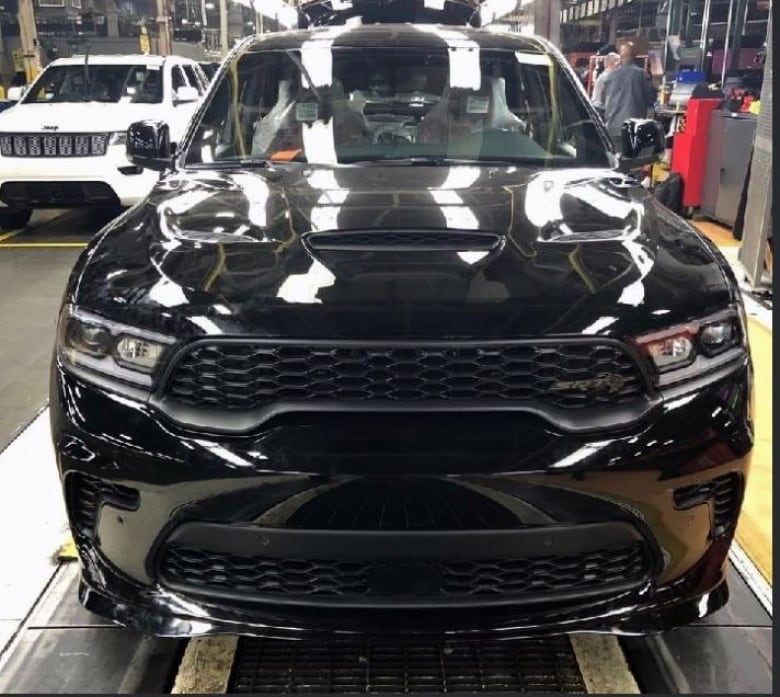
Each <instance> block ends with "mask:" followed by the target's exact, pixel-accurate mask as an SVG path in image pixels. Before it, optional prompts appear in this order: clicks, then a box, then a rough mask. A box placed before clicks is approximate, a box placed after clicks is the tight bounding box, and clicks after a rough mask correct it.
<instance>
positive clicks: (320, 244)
mask: <svg viewBox="0 0 780 697" xmlns="http://www.w3.org/2000/svg"><path fill="white" fill-rule="evenodd" d="M304 241H305V242H306V244H307V245H308V246H309V247H310V248H311V249H314V250H321V251H329V250H333V251H340V250H344V251H364V250H365V251H381V250H386V251H415V250H428V251H490V250H491V249H495V248H496V247H498V246H499V244H500V243H501V237H500V236H499V235H496V234H495V233H492V232H459V231H456V230H369V231H355V232H316V233H310V234H308V235H306V236H305V237H304Z"/></svg>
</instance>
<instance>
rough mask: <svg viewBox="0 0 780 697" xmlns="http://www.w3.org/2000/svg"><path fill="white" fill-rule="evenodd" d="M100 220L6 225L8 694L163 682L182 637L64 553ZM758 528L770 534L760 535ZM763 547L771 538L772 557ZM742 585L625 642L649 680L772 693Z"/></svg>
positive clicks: (763, 335)
mask: <svg viewBox="0 0 780 697" xmlns="http://www.w3.org/2000/svg"><path fill="white" fill-rule="evenodd" d="M103 222H104V220H101V219H100V218H96V217H95V216H94V215H92V214H90V213H88V212H69V213H65V214H60V213H57V212H50V213H46V214H45V215H36V217H35V218H34V219H33V221H32V222H31V224H30V225H29V226H28V228H26V229H25V230H23V231H19V232H14V231H3V232H0V318H2V320H3V329H4V331H3V333H2V334H1V335H0V357H2V358H3V359H4V360H2V361H0V407H2V408H0V545H2V549H3V550H4V551H5V553H6V555H7V556H6V559H13V565H11V564H4V565H3V566H2V570H0V692H19V693H24V692H27V693H34V692H38V693H40V692H54V693H72V692H107V693H111V692H147V693H148V692H165V691H169V690H170V689H171V688H172V686H173V684H174V683H173V680H174V678H175V676H176V672H177V667H178V666H179V661H180V659H181V655H182V653H183V651H184V648H185V643H186V642H181V641H173V640H157V639H151V638H149V637H143V636H141V635H137V634H133V633H131V632H127V631H126V630H123V629H119V628H116V627H113V626H112V625H110V624H109V623H107V622H105V621H103V620H101V619H100V618H98V617H95V616H94V615H91V614H90V613H88V612H86V611H84V610H83V609H82V608H81V607H80V606H79V604H78V602H77V599H76V586H77V580H78V567H77V564H76V563H75V562H66V561H62V560H58V559H57V558H56V551H57V549H58V548H59V547H60V546H61V545H62V544H63V543H64V542H65V541H66V540H67V539H68V533H67V525H66V523H65V516H64V507H63V505H62V500H61V495H60V491H59V483H58V481H57V478H56V470H55V465H54V457H53V452H52V449H51V445H50V443H49V440H48V422H47V413H46V411H45V407H46V403H47V398H48V367H49V360H50V357H51V350H52V346H53V341H54V328H55V322H56V312H57V309H58V306H59V304H60V300H61V297H62V293H63V289H64V286H65V282H66V279H67V277H68V275H69V273H70V270H71V268H72V266H73V264H74V263H75V261H76V259H77V257H78V255H79V253H80V251H81V249H82V248H83V247H84V245H85V244H86V241H87V240H88V239H89V238H90V237H91V236H92V235H93V234H94V233H95V232H96V231H97V230H98V229H99V228H100V227H101V225H102V223H103ZM716 232H717V233H718V234H719V235H721V236H722V235H723V231H722V230H720V231H716ZM723 239H725V240H726V241H728V236H727V235H726V236H725V237H721V241H722V240H723ZM728 246H730V247H732V249H733V250H735V248H734V246H733V245H728ZM752 314H753V315H754V321H753V322H752V323H751V330H750V331H751V340H753V341H754V345H755V346H758V345H759V344H760V345H761V348H760V349H757V348H755V346H754V359H755V361H756V370H757V376H758V377H757V385H758V390H759V399H758V400H757V402H758V405H759V418H760V421H759V423H758V426H757V437H758V440H759V444H761V443H762V441H763V442H765V445H760V447H759V448H757V450H760V454H759V455H758V456H757V458H756V462H757V463H758V464H755V463H754V471H755V472H757V473H758V474H757V476H756V481H757V483H756V484H755V485H752V487H751V490H750V492H749V496H748V501H747V502H746V512H747V513H746V517H745V520H749V519H750V520H752V523H751V522H748V523H745V522H744V521H742V522H741V523H740V534H741V541H742V540H744V541H745V546H746V547H748V552H749V554H750V556H754V557H755V561H756V564H757V565H758V566H759V567H760V566H762V565H768V569H769V571H768V573H767V572H766V570H765V569H762V573H763V574H764V576H765V577H767V578H768V580H769V582H770V583H771V532H768V531H769V529H770V528H771V525H769V521H771V410H770V409H769V408H768V405H769V403H771V400H769V398H770V397H771V372H770V371H771V315H770V318H769V320H768V325H767V318H766V314H765V313H762V312H761V311H760V308H759V309H756V308H755V307H752ZM754 336H757V337H758V338H756V339H754ZM767 341H768V344H767ZM767 345H768V350H767ZM766 390H770V392H766ZM767 395H768V396H767ZM36 417H37V418H36ZM9 443H10V446H9ZM7 446H8V447H7ZM762 473H763V474H762ZM767 481H768V482H769V486H767ZM767 501H768V506H769V508H768V510H769V515H768V517H765V516H766V515H767V513H766V511H767V508H766V506H767ZM31 502H34V505H31ZM751 511H752V512H751ZM20 530H23V531H24V534H23V535H20V534H19V531H20ZM751 530H758V533H757V534H758V535H759V537H757V538H755V539H754V541H752V542H751V541H750V539H751V534H752V533H751ZM760 535H764V537H760ZM754 537H755V536H754ZM756 540H757V541H756ZM760 548H764V549H765V550H766V549H768V550H770V551H769V555H768V559H769V562H766V561H765V560H764V561H763V562H762V561H761V558H760V554H759V553H758V552H756V550H760ZM751 549H752V551H751ZM731 588H732V599H731V601H730V603H729V605H728V606H727V607H726V608H725V609H724V610H722V611H721V612H719V613H717V614H716V615H714V616H713V617H710V618H708V619H707V620H705V621H703V622H700V623H697V624H695V625H692V626H690V627H685V628H682V629H679V630H675V631H673V632H669V633H666V634H664V635H660V636H657V637H652V638H637V639H628V640H623V641H622V642H621V643H622V645H623V647H624V649H625V650H626V654H627V656H628V658H629V663H630V664H631V667H632V668H633V670H634V673H635V675H636V677H637V682H638V683H639V687H640V688H641V689H642V690H643V691H645V692H668V691H674V692H693V693H737V692H743V693H766V692H770V691H771V687H772V676H771V666H772V658H771V642H772V629H771V615H770V614H768V613H767V612H766V611H765V609H764V608H763V607H762V606H761V604H760V603H759V602H758V600H757V598H756V596H755V595H754V593H753V592H752V591H751V590H750V588H748V586H747V585H746V584H745V582H744V580H743V579H742V577H741V576H740V575H739V574H737V573H736V572H735V571H734V570H733V569H732V571H731ZM9 642H10V643H9ZM4 648H5V651H4V650H3V649H4ZM605 670H608V666H607V667H605Z"/></svg>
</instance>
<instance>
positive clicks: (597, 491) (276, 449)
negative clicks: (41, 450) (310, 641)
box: [51, 362, 752, 638]
mask: <svg viewBox="0 0 780 697" xmlns="http://www.w3.org/2000/svg"><path fill="white" fill-rule="evenodd" d="M52 386H53V389H52V399H51V415H52V429H53V436H54V442H55V448H56V451H57V457H58V465H59V468H60V473H61V476H62V477H63V482H64V486H65V491H66V499H67V502H68V513H69V516H70V520H71V526H72V529H73V530H74V537H75V539H76V543H77V547H78V550H79V555H80V558H81V562H82V586H81V599H82V601H83V602H84V604H85V605H86V606H87V607H88V608H90V609H91V610H93V611H95V612H98V613H100V614H102V615H105V616H107V617H110V618H112V619H113V620H115V621H117V622H118V623H120V624H123V625H127V626H130V627H133V628H136V629H139V630H142V631H145V632H149V633H153V634H158V635H165V636H192V635H199V634H210V633H221V632H224V633H244V634H254V635H260V636H274V637H287V638H294V637H301V636H318V635H322V636H331V635H333V634H367V633H379V632H391V633H397V632H405V633H409V632H413V633H419V634H436V635H441V634H448V635H457V636H473V635H481V634H493V635H496V636H500V637H504V638H510V637H512V638H518V637H524V636H532V635H536V634H543V633H556V632H570V631H597V632H603V631H609V632H624V633H643V632H649V631H659V630H663V629H666V628H669V627H672V626H676V625H679V624H685V623H687V622H690V621H692V620H694V619H696V618H699V617H703V616H705V615H707V614H709V613H710V612H713V611H714V610H716V609H718V608H719V607H721V606H722V605H723V604H724V603H725V602H726V599H727V596H728V592H727V588H726V582H725V579H724V564H725V560H726V557H727V554H728V549H729V545H730V543H731V540H732V537H733V531H734V526H735V524H736V517H737V515H738V512H739V507H740V505H741V496H742V491H743V488H744V481H745V477H746V475H747V473H748V469H749V458H750V449H751V446H752V431H751V422H750V368H749V365H748V364H747V362H745V363H743V364H740V365H739V366H733V367H731V368H730V369H729V370H728V371H722V373H721V374H720V377H719V378H718V379H716V380H714V381H709V382H707V383H704V384H700V385H697V386H691V387H689V388H685V389H679V388H678V390H677V393H676V394H673V395H672V394H670V395H667V398H666V400H665V401H664V404H663V405H662V407H660V408H659V409H658V410H656V411H655V412H654V413H653V414H652V415H651V416H650V418H648V419H647V420H644V421H642V422H640V423H637V424H635V425H634V426H633V427H630V428H625V429H622V430H621V431H619V432H614V433H609V434H607V433H592V434H583V433H578V434H572V433H570V432H565V431H563V430H561V429H560V428H556V427H555V426H554V425H552V424H550V423H549V422H546V421H545V420H543V419H542V418H540V417H538V416H534V415H532V414H522V413H513V414H496V413H493V414H490V413H486V414H479V413H475V414H460V415H459V414H451V415H447V416H441V415H438V416H430V418H428V417H427V416H426V415H425V414H419V413H417V414H415V415H414V416H413V417H410V418H405V417H404V416H403V415H395V416H392V417H391V416H389V415H378V416H375V415H370V414H365V415H360V414H349V415H338V414H329V415H325V416H323V415H317V414H309V415H296V416H294V417H285V418H281V419H279V420H278V421H275V422H272V423H270V424H268V425H267V427H264V428H263V429H262V430H260V431H257V432H254V433H252V434H251V435H245V436H225V435H222V436H210V435H205V434H203V433H197V432H188V431H185V430H183V429H181V428H180V427H177V426H175V425H174V424H172V423H171V422H170V421H168V420H167V419H166V418H165V417H163V416H162V415H161V414H160V413H158V412H157V411H156V410H155V409H154V408H153V407H151V406H148V405H142V404H140V403H137V402H135V401H133V400H131V399H127V398H126V397H125V396H120V395H117V394H113V393H111V392H110V391H106V390H103V389H101V388H98V387H96V386H93V385H89V384H87V383H85V382H83V381H82V380H80V379H78V378H76V377H74V376H72V375H70V374H68V373H67V372H65V371H63V370H62V369H61V368H60V367H59V366H57V365H55V366H54V369H53V380H52ZM83 475H86V476H87V477H94V478H95V479H94V480H91V481H97V482H98V483H100V482H103V483H104V484H103V485H101V484H99V486H105V487H107V488H104V496H103V498H102V499H100V498H96V499H95V498H93V499H91V501H92V502H93V503H94V504H95V505H93V506H92V507H91V508H90V506H87V507H86V508H85V507H84V505H83V501H82V502H81V503H80V502H79V500H78V499H77V498H75V497H74V490H75V489H74V487H73V486H72V483H73V482H76V481H78V479H77V478H78V477H80V476H83ZM724 478H725V479H729V478H731V479H730V481H733V482H735V487H734V489H733V491H732V492H731V494H730V496H731V499H730V503H729V504H728V506H726V508H724V507H723V506H724V505H725V504H724V503H723V499H722V498H721V499H718V498H717V497H716V496H715V494H714V491H715V489H714V488H713V486H712V482H713V481H720V482H722V481H724V480H725V479H724ZM421 491H422V492H424V493H423V494H421V493H420V492H421ZM106 492H107V493H106ZM334 492H335V493H334ZM399 501H404V502H405V503H404V506H400V507H399V505H398V502H399ZM377 502H378V503H377ZM437 506H439V508H436V507H437ZM426 507H427V510H428V513H426V516H428V517H427V518H425V520H423V521H422V522H420V519H419V518H415V515H416V514H419V513H420V511H424V510H426ZM402 508H403V509H404V510H405V511H406V512H405V513H403V514H399V513H398V511H399V510H400V509H402ZM380 509H381V511H380ZM445 509H449V512H446V510H445ZM498 509H501V512H500V514H499V513H497V510H498ZM85 511H86V513H87V517H88V521H89V524H88V525H85V522H84V515H85ZM377 511H380V513H381V514H377ZM442 511H444V512H442ZM724 511H725V513H724ZM382 516H384V517H385V521H384V522H382V521H381V520H380V519H381V518H382ZM393 516H395V518H394V517H393ZM445 519H446V521H447V522H446V523H441V522H440V521H442V520H445ZM453 520H454V521H456V522H453ZM437 521H439V522H437ZM634 542H640V543H641V549H642V554H643V555H644V556H643V559H644V561H643V565H642V566H641V568H639V567H636V566H634V567H631V568H632V573H631V574H630V577H628V576H626V577H625V578H624V577H621V575H620V573H615V574H610V573H606V572H609V571H610V569H613V568H614V567H604V566H603V560H604V559H607V558H608V557H609V554H611V551H610V550H613V549H615V548H619V547H620V546H621V545H623V546H625V545H630V544H633V543H634ZM182 547H183V548H184V552H182V551H181V548H182ZM175 549H178V551H176V552H175V553H176V554H178V557H177V558H176V559H175V560H174V562H173V563H171V562H170V557H171V555H172V554H173V553H174V552H172V550H174V551H175ZM599 550H601V551H599ZM604 550H607V551H606V552H604ZM594 554H595V555H596V556H595V557H594V556H593V555H594ZM182 555H184V556H182ZM187 555H189V556H187ZM193 555H194V556H193ZM335 555H339V558H338V559H336V560H334V559H332V557H334V556H335ZM578 555H579V556H578ZM583 555H584V556H583ZM588 555H590V556H588ZM599 555H601V556H599ZM605 555H606V556H605ZM256 557H262V559H263V560H264V561H263V564H264V565H265V566H263V567H262V568H263V569H265V573H266V575H267V574H268V573H270V574H271V576H272V577H273V574H279V573H282V571H283V572H284V573H286V574H287V575H286V576H284V575H282V576H280V577H279V578H280V583H278V584H277V585H276V586H275V587H274V584H271V585H270V586H269V585H268V584H265V585H263V586H262V588H260V586H257V588H258V590H257V592H248V591H247V587H248V586H247V584H249V585H252V584H255V585H257V583H258V578H257V576H256V575H255V576H252V574H253V573H254V567H252V568H248V567H247V564H250V565H251V564H252V563H253V562H252V559H254V558H256ZM520 557H528V558H531V559H532V560H533V564H532V566H530V567H529V566H527V565H526V566H522V565H521V567H520V575H519V576H518V574H517V573H515V571H516V569H515V571H512V569H510V570H509V571H507V569H506V568H505V566H506V565H505V564H504V562H505V561H506V560H507V559H508V558H520ZM583 558H585V561H583ZM610 558H611V557H610ZM594 559H596V561H594ZM247 560H249V561H247ZM302 560H303V563H305V564H308V566H307V567H306V569H304V570H303V571H304V572H305V574H309V575H308V576H305V579H304V580H303V581H302V580H301V578H302V577H301V576H300V573H301V572H302V569H301V568H300V567H295V564H300V563H301V562H302ZM540 560H541V561H540ZM561 560H563V561H561ZM598 560H601V562H598ZM334 561H335V562H338V564H342V565H343V563H351V562H355V561H357V562H359V563H363V564H365V563H370V564H371V568H370V569H369V570H368V571H366V574H367V577H370V581H365V579H364V578H363V577H362V576H361V577H360V578H359V579H358V581H357V584H358V588H359V589H360V592H358V593H357V594H356V596H355V597H351V598H350V597H348V596H349V593H344V592H343V587H344V586H343V584H344V583H345V582H344V578H347V581H348V582H354V581H355V576H354V574H356V573H357V574H358V576H359V575H360V573H363V571H360V570H358V571H356V570H355V568H353V567H350V568H349V569H347V571H346V572H345V573H346V574H347V576H346V577H342V576H343V574H342V571H343V569H342V568H341V567H338V568H337V567H335V566H332V565H331V566H329V567H328V569H326V571H324V572H322V573H320V571H319V569H320V568H321V567H322V565H323V564H325V565H326V566H327V565H328V564H331V563H332V562H334ZM290 562H292V566H290V564H289V563H290ZM375 563H376V564H375ZM464 563H465V564H466V566H465V567H463V566H457V565H458V564H464ZM513 563H514V562H513ZM523 563H525V562H523ZM598 563H602V566H598ZM609 563H610V564H612V563H613V562H611V561H610V562H609ZM269 564H270V566H269ZM274 564H277V566H274ZM278 564H281V565H282V566H284V565H287V566H284V569H283V570H282V571H279V568H277V567H278ZM377 564H378V566H377ZM567 564H571V565H573V566H572V567H571V569H574V571H573V572H572V571H571V569H569V572H567ZM582 564H585V566H582ZM588 564H591V565H592V566H588ZM442 565H443V566H442ZM447 565H449V566H447ZM453 565H454V566H453ZM475 565H476V566H479V568H480V569H481V571H480V574H481V576H480V580H479V583H478V584H477V585H478V586H479V587H478V588H476V589H475V585H474V583H475V582H473V580H472V579H471V578H468V579H467V585H468V584H471V585H470V586H469V590H468V592H467V593H466V594H465V595H464V594H461V595H458V594H457V593H455V594H454V595H453V596H452V597H450V598H442V597H441V596H440V595H437V591H438V590H440V589H441V588H443V587H444V585H446V582H447V579H450V581H451V580H452V574H451V572H452V569H453V568H454V569H455V572H456V573H455V575H456V576H457V574H458V573H460V572H461V571H463V569H464V568H465V569H467V570H468V569H473V568H476V566H475ZM480 565H481V566H480ZM432 567H435V569H434V570H433V571H431V569H432ZM440 567H441V568H440ZM444 567H446V568H444ZM377 568H378V569H379V570H378V571H377ZM540 568H541V571H540V570H539V569H540ZM334 569H336V570H335V571H334ZM361 569H363V567H361ZM442 569H444V570H443V571H442ZM583 569H584V571H583ZM588 569H595V572H594V573H592V574H591V576H592V581H593V582H592V584H591V585H587V584H584V585H583V583H582V579H583V578H585V576H587V573H588ZM605 569H606V572H605ZM363 570H365V569H363ZM315 571H316V573H315ZM468 573H470V572H468ZM468 573H467V574H466V575H467V576H468ZM513 573H514V575H512V574H513ZM567 573H568V574H569V577H570V580H571V583H570V585H569V586H568V587H566V585H565V583H563V581H562V579H565V578H566V574H567ZM247 574H249V576H250V577H251V578H249V579H248V577H247ZM296 574H298V575H296ZM317 574H319V575H317ZM339 574H342V576H339ZM349 574H353V575H352V576H349ZM448 574H450V575H449V576H448ZM502 574H503V575H502ZM506 574H509V575H508V576H507V575H506ZM607 577H609V578H607ZM311 578H314V580H313V581H312V580H311ZM204 579H205V580H204ZM236 579H239V580H242V579H243V580H242V582H241V583H238V582H237V581H236ZM306 579H308V580H306ZM410 579H411V580H410ZM506 579H509V580H510V581H511V582H512V583H518V582H519V583H520V586H519V588H520V591H521V592H518V593H515V594H514V595H513V594H512V593H510V592H507V590H506V589H507V588H508V587H509V584H508V583H507V582H506ZM518 579H520V580H519V581H518ZM602 581H603V582H602ZM298 582H301V583H302V584H303V585H302V586H301V588H302V589H303V590H302V592H300V593H297V594H296V593H295V592H292V591H290V588H295V584H296V583H298ZM242 583H243V585H242ZM529 583H531V584H532V585H531V586H530V587H529V586H528V584H529ZM536 583H538V584H539V585H538V586H534V585H533V584H536ZM312 584H314V585H315V586H317V584H319V586H318V590H314V591H313V590H312V587H313V586H312ZM323 584H324V585H323ZM339 584H342V585H341V586H339ZM361 584H364V585H361ZM366 584H367V586H370V587H367V586H366ZM523 584H526V585H523ZM456 585H457V584H456ZM364 586H366V587H364ZM253 587H255V586H253ZM323 588H324V591H323ZM529 588H530V590H529ZM334 589H335V590H334ZM540 589H541V590H540Z"/></svg>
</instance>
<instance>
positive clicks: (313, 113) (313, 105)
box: [295, 102, 319, 121]
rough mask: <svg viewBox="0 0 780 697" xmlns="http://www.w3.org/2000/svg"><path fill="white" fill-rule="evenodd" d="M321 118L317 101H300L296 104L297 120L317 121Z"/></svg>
mask: <svg viewBox="0 0 780 697" xmlns="http://www.w3.org/2000/svg"><path fill="white" fill-rule="evenodd" d="M318 118H319V109H318V108H317V102H298V104H296V105H295V120H296V121H316V120H317V119H318Z"/></svg>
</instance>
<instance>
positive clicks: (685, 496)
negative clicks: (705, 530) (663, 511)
mask: <svg viewBox="0 0 780 697" xmlns="http://www.w3.org/2000/svg"><path fill="white" fill-rule="evenodd" d="M705 501H711V505H712V536H713V537H717V536H718V535H722V534H723V533H724V532H726V531H727V530H729V529H730V528H731V527H732V526H733V525H734V523H735V522H736V520H737V514H738V512H739V506H740V502H741V501H742V478H741V477H740V475H739V474H737V473H735V472H732V473H730V474H724V475H722V476H720V477H716V478H715V479H713V480H711V481H709V482H704V483H703V484H693V485H691V486H683V487H680V488H679V489H676V490H675V492H674V505H675V506H676V507H677V508H679V509H682V510H685V509H687V508H692V507H693V506H697V505H699V504H702V503H704V502H705Z"/></svg>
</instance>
